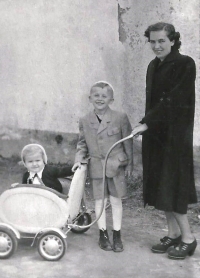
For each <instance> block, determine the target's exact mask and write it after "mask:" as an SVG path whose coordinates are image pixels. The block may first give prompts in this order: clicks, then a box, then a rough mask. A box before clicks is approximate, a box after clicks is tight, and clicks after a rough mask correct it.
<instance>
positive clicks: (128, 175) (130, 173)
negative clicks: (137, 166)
mask: <svg viewBox="0 0 200 278" xmlns="http://www.w3.org/2000/svg"><path fill="white" fill-rule="evenodd" d="M131 176H132V172H131V171H127V170H126V171H125V177H126V178H130V177H131Z"/></svg>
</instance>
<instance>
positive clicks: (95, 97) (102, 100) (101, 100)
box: [89, 87, 113, 113]
mask: <svg viewBox="0 0 200 278" xmlns="http://www.w3.org/2000/svg"><path fill="white" fill-rule="evenodd" d="M89 100H90V102H91V103H92V104H93V106H94V108H95V111H96V112H97V113H102V112H105V111H106V109H107V108H108V106H109V104H111V103H112V102H113V94H112V93H111V92H110V91H109V90H108V88H107V87H105V88H103V89H102V88H99V87H94V88H92V91H91V93H90V97H89Z"/></svg>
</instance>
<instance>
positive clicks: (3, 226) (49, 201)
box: [0, 166, 91, 261]
mask: <svg viewBox="0 0 200 278" xmlns="http://www.w3.org/2000/svg"><path fill="white" fill-rule="evenodd" d="M86 176H87V168H86V166H81V168H80V169H78V170H77V171H76V172H75V174H74V176H73V179H72V181H71V185H70V189H69V193H68V195H64V194H61V193H59V192H57V191H55V190H53V189H50V188H48V187H45V186H41V185H39V186H38V185H31V186H30V185H29V186H27V185H23V184H19V185H17V187H15V188H10V189H8V190H6V191H4V192H3V194H2V195H1V196H0V259H5V258H9V257H10V256H11V255H12V254H13V253H14V252H15V251H16V249H17V246H18V241H19V240H20V239H23V238H29V239H32V245H34V244H37V248H38V252H39V254H40V255H41V256H42V257H43V258H44V259H46V260H49V261H55V260H59V259H60V258H62V257H63V255H64V254H65V251H66V248H67V233H68V232H69V231H70V230H71V231H72V232H74V233H84V232H86V231H87V230H88V229H89V228H90V227H85V228H81V226H82V225H84V226H85V225H88V224H90V223H91V215H90V213H88V212H87V208H86V205H85V202H84V199H83V193H84V186H85V181H86ZM70 224H77V225H76V226H75V227H72V226H70Z"/></svg>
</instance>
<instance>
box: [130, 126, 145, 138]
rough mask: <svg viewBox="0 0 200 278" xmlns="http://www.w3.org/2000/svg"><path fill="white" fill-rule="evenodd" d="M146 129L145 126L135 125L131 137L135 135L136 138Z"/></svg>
mask: <svg viewBox="0 0 200 278" xmlns="http://www.w3.org/2000/svg"><path fill="white" fill-rule="evenodd" d="M147 129H148V126H147V125H146V124H139V125H136V126H135V127H134V128H133V130H132V135H133V136H136V135H137V136H138V135H140V134H141V133H142V132H144V131H145V130H147Z"/></svg>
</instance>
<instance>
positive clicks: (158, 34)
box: [149, 30, 174, 61]
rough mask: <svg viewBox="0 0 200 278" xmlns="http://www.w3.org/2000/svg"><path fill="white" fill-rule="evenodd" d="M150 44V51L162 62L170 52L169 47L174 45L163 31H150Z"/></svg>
mask: <svg viewBox="0 0 200 278" xmlns="http://www.w3.org/2000/svg"><path fill="white" fill-rule="evenodd" d="M149 39H150V44H151V49H152V50H153V52H154V53H155V55H156V56H157V57H158V58H159V59H160V60H161V61H163V60H164V59H165V57H166V56H167V55H168V54H169V53H170V52H171V47H172V46H173V45H174V41H170V40H169V38H168V37H167V33H166V31H164V30H161V31H151V32H150V37H149Z"/></svg>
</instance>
